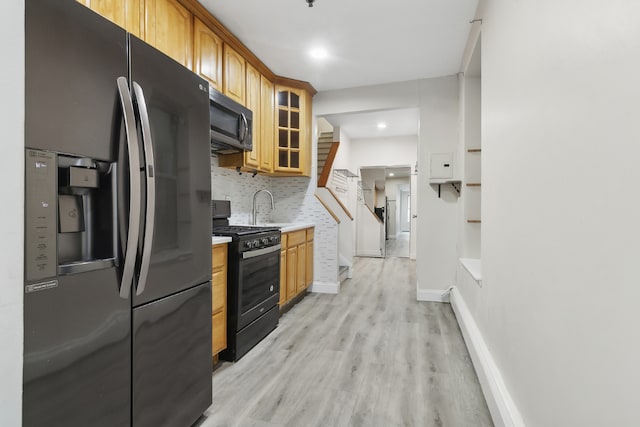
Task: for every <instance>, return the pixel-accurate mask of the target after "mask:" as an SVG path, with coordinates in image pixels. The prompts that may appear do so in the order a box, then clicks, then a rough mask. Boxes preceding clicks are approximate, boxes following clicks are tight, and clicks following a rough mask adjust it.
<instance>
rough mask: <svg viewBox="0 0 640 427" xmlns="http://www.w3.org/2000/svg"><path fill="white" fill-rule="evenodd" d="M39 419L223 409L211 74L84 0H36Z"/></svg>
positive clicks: (30, 57) (28, 121)
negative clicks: (218, 387) (216, 380)
mask: <svg viewBox="0 0 640 427" xmlns="http://www.w3.org/2000/svg"><path fill="white" fill-rule="evenodd" d="M25 6H26V22H25V24H26V40H25V41H26V46H25V50H26V57H25V60H26V64H25V65H26V72H25V93H26V104H25V114H26V116H25V146H26V149H25V188H26V190H25V246H24V250H25V268H24V274H25V284H24V292H25V294H24V374H23V385H24V391H23V424H24V425H25V426H65V427H69V426H83V427H87V426H92V427H95V426H105V427H106V426H108V427H114V426H132V425H133V426H153V427H158V426H171V427H181V426H185V427H186V426H190V425H192V424H193V423H194V422H196V421H197V419H198V418H199V417H200V415H201V414H202V413H203V411H204V410H205V409H207V407H209V406H210V405H211V401H212V390H211V284H210V280H211V240H210V236H211V218H210V200H211V178H210V160H209V159H210V155H209V153H210V142H209V112H208V111H209V109H208V105H209V97H208V84H207V83H206V82H205V81H204V80H202V79H201V78H199V77H198V76H196V75H195V74H193V73H192V72H190V71H189V70H187V69H185V68H184V67H182V66H181V65H179V64H178V63H176V62H174V61H173V60H172V59H170V58H169V57H167V56H165V55H163V54H162V53H160V52H158V51H157V50H156V49H154V48H152V47H150V46H149V45H147V44H146V43H144V42H143V41H141V40H139V39H137V38H135V37H134V36H133V35H131V34H128V33H127V32H126V31H125V30H123V29H121V28H119V27H117V26H115V25H114V24H112V23H110V22H108V21H107V20H105V19H103V18H102V17H100V16H98V15H97V14H95V13H94V12H92V11H91V10H90V9H88V8H86V7H84V6H82V5H80V4H79V3H77V2H76V1H74V0H27V1H26V5H25Z"/></svg>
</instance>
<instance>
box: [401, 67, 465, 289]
mask: <svg viewBox="0 0 640 427" xmlns="http://www.w3.org/2000/svg"><path fill="white" fill-rule="evenodd" d="M419 94H420V142H419V144H418V179H417V181H418V182H417V187H418V188H417V191H418V201H417V203H418V206H417V208H418V209H417V211H418V221H417V228H418V230H417V233H418V234H417V239H416V253H417V261H418V262H417V263H416V266H417V276H418V293H420V292H421V291H431V290H436V291H440V290H445V289H447V288H448V287H449V286H452V285H454V284H455V276H456V266H457V252H456V242H457V233H458V231H457V227H456V226H457V218H458V209H457V204H458V194H457V193H456V192H455V191H454V190H453V189H452V188H451V186H448V185H447V186H442V188H441V197H440V198H438V187H437V186H432V185H429V183H428V176H429V153H447V152H456V150H457V147H458V130H457V129H458V79H457V77H456V76H450V77H441V78H437V79H426V80H421V81H420V88H419ZM454 168H455V165H454ZM413 206H415V204H412V208H413Z"/></svg>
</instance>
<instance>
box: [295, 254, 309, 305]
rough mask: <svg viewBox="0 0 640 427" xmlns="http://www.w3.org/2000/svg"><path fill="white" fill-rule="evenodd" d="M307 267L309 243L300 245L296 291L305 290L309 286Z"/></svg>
mask: <svg viewBox="0 0 640 427" xmlns="http://www.w3.org/2000/svg"><path fill="white" fill-rule="evenodd" d="M306 269H307V244H306V243H303V244H301V245H300V246H298V267H297V269H296V270H297V271H296V293H298V294H299V293H300V292H302V291H304V290H305V289H306V287H307V281H306V280H305V277H306V275H305V270H306Z"/></svg>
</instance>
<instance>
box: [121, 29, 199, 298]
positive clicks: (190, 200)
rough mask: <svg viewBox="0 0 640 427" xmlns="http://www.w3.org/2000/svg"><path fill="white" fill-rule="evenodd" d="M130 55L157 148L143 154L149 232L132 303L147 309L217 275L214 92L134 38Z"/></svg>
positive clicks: (148, 141)
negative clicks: (211, 112)
mask: <svg viewBox="0 0 640 427" xmlns="http://www.w3.org/2000/svg"><path fill="white" fill-rule="evenodd" d="M130 52H131V84H132V86H134V89H135V87H136V86H137V87H139V90H134V91H133V93H134V97H135V103H136V104H137V110H138V114H139V116H140V133H141V136H142V139H143V146H144V145H146V146H147V147H152V156H151V155H150V153H148V152H147V154H146V156H144V158H145V162H144V165H145V166H144V172H143V174H144V176H143V182H146V183H147V187H146V188H147V191H146V192H145V194H144V195H143V200H144V201H143V206H146V209H144V211H145V212H144V214H143V226H142V228H143V229H145V230H146V233H143V235H142V236H141V240H140V254H142V255H141V266H140V271H141V272H142V274H141V277H140V279H141V280H140V281H139V283H138V285H137V289H136V292H135V295H134V300H133V301H134V306H140V305H142V304H145V303H147V302H150V301H154V300H157V299H158V298H163V297H165V296H167V295H171V294H174V293H176V292H179V291H181V290H184V289H188V288H189V287H192V286H195V285H197V284H199V283H203V282H206V281H208V280H210V276H211V237H210V236H211V165H210V149H209V107H208V106H209V97H208V84H207V83H206V82H205V81H204V80H202V79H200V78H199V77H197V76H196V75H195V74H193V73H192V72H191V71H189V70H187V69H186V68H184V67H183V66H182V65H180V64H178V63H177V62H175V61H174V60H172V59H170V58H169V57H167V56H166V55H164V54H162V53H160V52H158V51H157V50H155V49H154V48H152V47H151V46H149V45H147V44H146V43H144V42H143V41H141V40H139V39H137V38H135V37H133V36H130ZM143 102H144V103H145V104H144V105H142V103H143ZM147 117H148V122H146V119H147ZM147 123H148V126H149V128H150V129H148V130H149V132H147V131H146V126H147ZM147 197H152V199H147ZM147 200H152V203H151V204H150V205H148V206H147V204H146V201H147ZM150 221H151V224H152V227H151V229H150V230H149V229H148V228H149V227H147V226H146V225H147V224H149V223H150ZM149 251H150V252H149ZM145 253H147V254H149V255H150V256H147V257H145ZM145 258H146V260H148V264H145V262H147V261H146V260H145ZM147 268H148V270H147ZM147 271H148V273H147ZM145 274H146V280H145V277H143V276H144V275H145Z"/></svg>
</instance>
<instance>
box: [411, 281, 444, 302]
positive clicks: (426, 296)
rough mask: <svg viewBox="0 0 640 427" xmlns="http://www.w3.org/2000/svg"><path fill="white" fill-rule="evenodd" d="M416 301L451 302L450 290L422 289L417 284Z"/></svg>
mask: <svg viewBox="0 0 640 427" xmlns="http://www.w3.org/2000/svg"><path fill="white" fill-rule="evenodd" d="M416 299H417V300H418V301H429V302H449V290H448V289H444V290H443V289H420V288H419V287H418V285H417V284H416Z"/></svg>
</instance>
